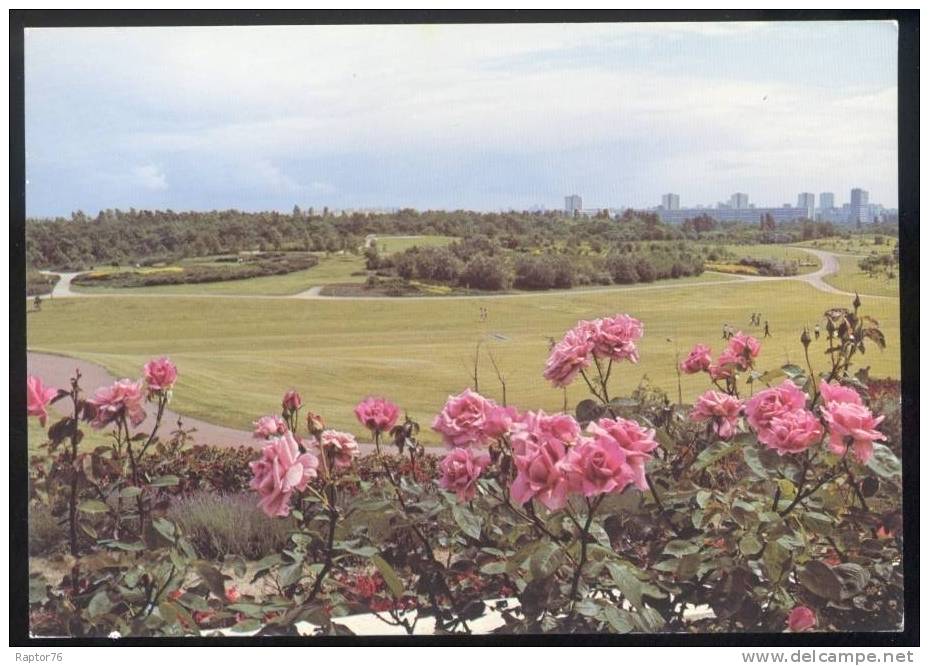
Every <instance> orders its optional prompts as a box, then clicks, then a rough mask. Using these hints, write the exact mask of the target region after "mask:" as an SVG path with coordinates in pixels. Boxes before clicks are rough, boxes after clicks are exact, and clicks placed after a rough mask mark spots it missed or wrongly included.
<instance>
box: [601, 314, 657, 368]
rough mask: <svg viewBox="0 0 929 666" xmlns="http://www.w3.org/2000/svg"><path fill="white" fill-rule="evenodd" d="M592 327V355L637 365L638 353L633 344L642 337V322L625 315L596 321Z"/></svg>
mask: <svg viewBox="0 0 929 666" xmlns="http://www.w3.org/2000/svg"><path fill="white" fill-rule="evenodd" d="M593 325H594V333H593V340H594V348H593V353H594V355H595V356H599V357H600V358H609V359H613V360H614V361H632V362H633V363H638V361H639V351H638V349H636V346H635V343H636V342H637V341H638V340H639V339H640V338H641V337H642V334H643V333H644V330H645V329H644V327H643V326H642V322H641V321H639V320H638V319H635V318H634V317H630V316H629V315H627V314H618V315H615V316H613V317H607V318H605V319H597V320H596V321H594V322H593Z"/></svg>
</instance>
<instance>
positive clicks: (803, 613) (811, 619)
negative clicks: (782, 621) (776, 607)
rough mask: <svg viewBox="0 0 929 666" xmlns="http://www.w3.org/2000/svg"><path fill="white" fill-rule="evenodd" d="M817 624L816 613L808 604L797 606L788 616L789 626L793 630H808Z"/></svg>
mask: <svg viewBox="0 0 929 666" xmlns="http://www.w3.org/2000/svg"><path fill="white" fill-rule="evenodd" d="M815 626H816V614H815V613H814V612H813V611H811V610H810V609H809V608H807V607H806V606H795V607H794V609H793V610H792V611H790V615H788V616H787V627H788V628H789V629H790V630H791V631H793V632H800V631H806V630H807V629H812V628H813V627H815Z"/></svg>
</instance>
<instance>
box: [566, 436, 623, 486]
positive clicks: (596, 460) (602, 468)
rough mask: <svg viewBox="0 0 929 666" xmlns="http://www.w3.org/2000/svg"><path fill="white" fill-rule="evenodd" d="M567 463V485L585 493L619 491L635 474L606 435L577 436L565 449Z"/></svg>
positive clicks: (620, 450)
mask: <svg viewBox="0 0 929 666" xmlns="http://www.w3.org/2000/svg"><path fill="white" fill-rule="evenodd" d="M567 467H568V481H569V484H570V489H571V490H572V491H575V492H580V493H581V494H583V495H584V496H585V497H591V496H593V495H599V494H601V493H611V492H616V493H621V492H622V491H623V490H624V489H625V488H626V486H628V485H629V484H630V483H634V482H635V477H636V472H635V471H634V470H633V468H632V467H631V466H630V465H629V464H628V463H627V461H626V454H625V452H624V451H623V450H622V449H621V448H620V447H619V445H618V444H617V443H616V441H615V440H614V439H612V438H609V437H597V438H588V437H582V438H581V439H579V440H578V443H577V444H576V445H575V446H573V447H571V448H570V449H569V450H568V461H567Z"/></svg>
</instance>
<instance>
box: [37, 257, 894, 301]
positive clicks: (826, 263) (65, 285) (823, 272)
mask: <svg viewBox="0 0 929 666" xmlns="http://www.w3.org/2000/svg"><path fill="white" fill-rule="evenodd" d="M791 247H795V248H796V249H798V250H802V251H804V252H807V253H809V254H812V255H813V256H815V257H816V258H817V259H819V262H820V267H819V269H818V270H816V271H814V272H812V273H806V274H804V275H790V276H784V277H766V276H761V275H735V274H728V273H714V275H719V276H720V277H721V278H724V279H720V280H704V281H696V282H684V283H680V282H675V281H667V282H663V283H661V284H648V285H629V286H614V287H600V288H588V289H559V290H550V291H538V292H536V291H530V292H518V293H510V294H481V295H475V296H403V297H397V298H396V300H399V301H414V300H423V301H432V300H436V299H443V298H445V299H457V300H483V299H488V298H531V297H537V296H562V295H574V294H596V293H612V292H617V291H620V292H622V291H652V290H661V289H683V288H688V287H706V286H715V285H722V284H731V283H733V282H740V281H741V282H778V281H784V280H792V281H795V282H805V283H807V284H809V285H810V286H811V287H813V288H814V289H818V290H819V291H822V292H825V293H827V294H840V295H843V296H854V295H855V294H854V293H853V292H848V291H842V290H841V289H837V288H836V287H833V286H832V285H831V284H828V283H827V282H826V281H825V280H824V279H823V278H826V277H829V276H830V275H835V274H836V273H838V272H839V262H838V259H837V255H836V254H835V253H833V252H827V251H825V250H814V249H812V248H808V247H796V246H791ZM43 272H44V273H50V274H51V271H43ZM707 272H708V273H710V272H712V271H707ZM54 274H55V275H58V276H59V278H60V279H59V281H58V283H57V284H56V285H55V288H54V290H53V291H52V297H53V298H54V297H56V296H57V297H59V298H74V297H80V298H84V297H94V298H107V297H116V298H123V297H130V296H132V297H140V296H141V297H144V298H231V299H243V298H245V299H271V300H280V299H296V300H314V299H319V300H334V301H340V300H341V301H383V300H384V299H385V298H389V297H387V296H325V295H323V294H322V289H323V287H322V286H318V285H317V286H314V287H310V288H309V289H306V290H304V291H301V292H298V293H296V294H287V295H278V296H272V295H267V294H210V293H201V294H173V293H160V294H153V293H129V292H130V290H126V293H118V294H117V293H105V294H94V293H91V292H80V291H74V290H72V289H71V281H72V280H73V279H74V277H75V276H77V275H80V273H54ZM865 295H867V296H868V297H869V298H882V299H884V298H889V299H896V297H895V296H877V295H872V294H865Z"/></svg>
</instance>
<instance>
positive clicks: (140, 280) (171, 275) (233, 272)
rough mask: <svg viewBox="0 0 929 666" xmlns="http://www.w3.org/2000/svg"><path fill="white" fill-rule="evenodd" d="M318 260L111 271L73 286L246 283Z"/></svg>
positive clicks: (282, 258) (282, 256) (289, 257)
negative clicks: (238, 281)
mask: <svg viewBox="0 0 929 666" xmlns="http://www.w3.org/2000/svg"><path fill="white" fill-rule="evenodd" d="M318 263H319V258H318V257H317V256H316V255H313V254H305V253H278V254H273V255H268V256H265V257H263V258H262V259H260V260H257V261H251V262H248V263H242V264H237V265H235V266H230V267H225V266H223V267H219V266H206V265H196V264H194V265H190V266H184V267H183V269H182V270H161V271H159V270H155V271H151V272H139V271H113V272H101V273H94V272H90V273H83V274H81V275H78V276H75V278H74V280H73V282H74V284H76V285H82V286H105V287H155V286H163V285H172V284H202V283H205V282H223V281H227V280H245V279H248V278H254V277H264V276H268V275H284V274H286V273H293V272H295V271H302V270H305V269H307V268H312V267H313V266H315V265H317V264H318Z"/></svg>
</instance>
